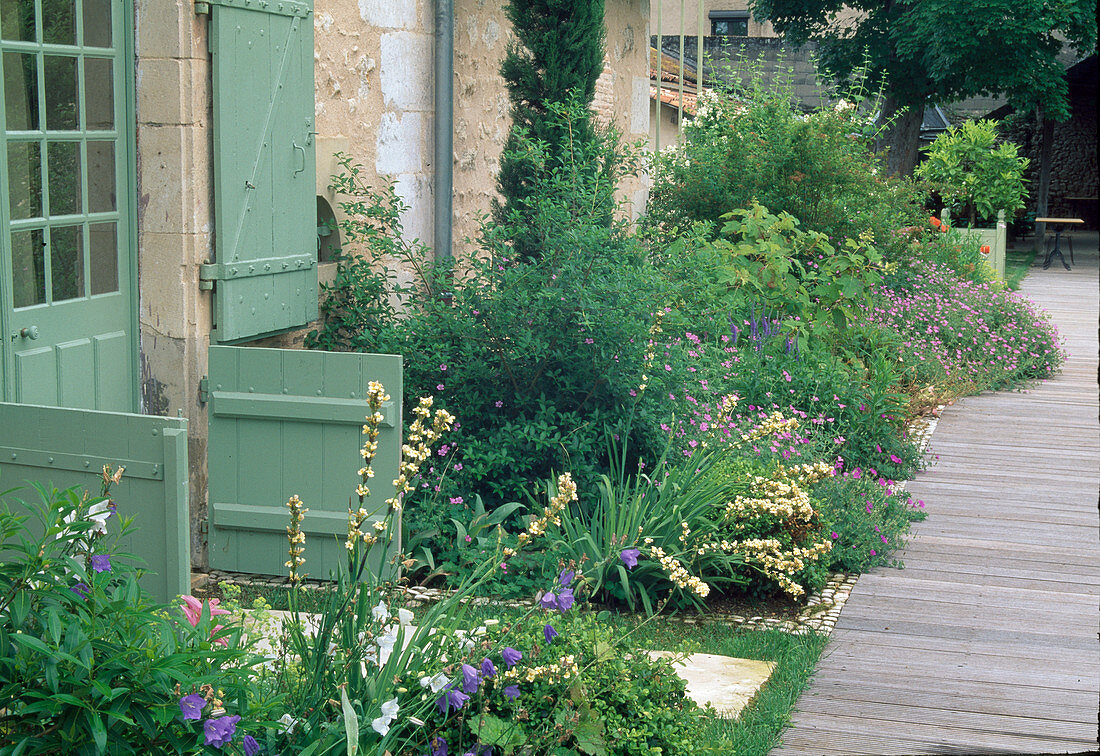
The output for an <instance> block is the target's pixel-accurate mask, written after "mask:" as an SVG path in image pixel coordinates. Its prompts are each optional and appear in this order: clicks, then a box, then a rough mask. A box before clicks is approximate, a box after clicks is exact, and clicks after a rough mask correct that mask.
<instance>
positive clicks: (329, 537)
mask: <svg viewBox="0 0 1100 756" xmlns="http://www.w3.org/2000/svg"><path fill="white" fill-rule="evenodd" d="M371 381H379V382H381V383H382V385H383V386H385V388H386V393H387V394H389V395H390V401H389V402H387V403H386V404H385V406H384V407H383V409H382V413H383V415H384V416H385V420H384V422H383V425H382V428H381V434H380V435H379V438H378V445H379V449H378V455H377V457H376V459H375V462H374V470H375V477H374V479H373V480H372V481H371V497H370V500H369V502H368V505H367V506H368V509H369V510H370V511H372V512H378V511H379V510H381V508H382V504H383V502H384V501H385V500H386V499H387V498H389V497H390V496H392V495H393V490H394V489H393V480H394V479H395V478H396V477H397V473H398V466H399V464H400V454H401V450H400V447H401V391H402V385H401V381H402V373H401V357H400V356H399V355H379V354H350V353H342V352H341V353H336V352H314V351H306V350H298V349H260V348H255V347H233V346H212V347H210V362H209V377H208V380H207V402H208V405H207V415H208V419H209V440H208V451H207V457H208V474H209V491H210V494H209V501H210V510H209V517H210V537H209V541H208V553H209V557H210V566H211V567H212V568H214V569H218V570H228V571H231V572H250V573H259V574H265V575H286V574H287V569H286V566H285V562H286V560H287V537H286V527H287V525H288V524H289V518H288V512H289V510H288V509H287V507H286V501H287V499H289V498H290V497H291V496H293V495H297V496H298V497H299V498H300V499H301V500H302V502H303V504H304V506H306V507H308V508H309V512H308V513H307V514H306V517H305V521H304V522H303V523H302V528H303V530H304V531H305V533H306V553H305V559H306V563H305V566H304V567H303V570H304V572H306V573H308V574H309V575H311V576H313V577H317V578H327V577H329V576H330V575H331V574H332V573H333V572H334V571H335V570H336V568H337V566H338V565H339V564H342V563H343V559H344V554H345V551H344V540H345V538H346V535H347V522H348V506H349V504H350V503H351V501H352V498H353V496H354V492H355V487H356V485H357V483H358V482H359V476H358V470H359V468H360V466H361V457H360V455H359V449H360V448H361V447H362V426H363V420H364V418H365V416H366V414H367V402H366V396H367V387H368V384H369V383H370V382H371Z"/></svg>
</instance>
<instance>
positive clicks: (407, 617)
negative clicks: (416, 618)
mask: <svg viewBox="0 0 1100 756" xmlns="http://www.w3.org/2000/svg"><path fill="white" fill-rule="evenodd" d="M397 619H398V621H399V622H400V623H401V624H402V625H411V624H412V621H413V613H412V612H410V611H409V610H408V609H398V610H397Z"/></svg>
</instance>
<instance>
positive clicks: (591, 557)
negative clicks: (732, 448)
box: [550, 449, 748, 614]
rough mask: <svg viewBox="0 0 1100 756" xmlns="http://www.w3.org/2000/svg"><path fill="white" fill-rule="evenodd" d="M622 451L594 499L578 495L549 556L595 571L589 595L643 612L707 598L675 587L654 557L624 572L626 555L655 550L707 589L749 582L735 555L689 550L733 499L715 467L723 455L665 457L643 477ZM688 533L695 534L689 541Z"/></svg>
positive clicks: (589, 575) (588, 577) (588, 579)
mask: <svg viewBox="0 0 1100 756" xmlns="http://www.w3.org/2000/svg"><path fill="white" fill-rule="evenodd" d="M624 452H625V450H623V449H620V450H619V452H618V453H613V454H612V455H611V456H612V457H613V458H614V459H615V460H616V464H615V465H614V466H613V471H612V476H611V477H608V476H603V477H602V478H601V479H600V480H599V481H598V482H597V484H596V491H595V495H594V496H593V497H592V498H593V499H594V501H591V500H590V499H589V497H587V496H586V497H583V498H582V499H581V500H580V501H578V502H575V503H574V504H572V505H571V506H569V507H567V508H566V509H565V510H564V511H563V512H562V514H561V526H560V529H559V530H557V531H556V532H554V533H553V534H552V544H553V545H552V546H551V547H550V551H551V552H552V553H554V554H556V555H558V556H559V557H561V558H563V559H564V560H565V561H567V562H572V563H575V564H581V565H585V564H590V565H593V566H592V567H591V568H589V569H587V570H586V571H585V574H584V576H583V581H584V583H585V585H586V587H587V589H588V590H589V591H590V592H591V594H592V595H594V596H596V597H599V598H601V599H603V600H605V601H607V600H611V601H615V602H620V603H625V604H626V605H627V606H629V607H630V609H631V610H637V609H644V610H645V612H646V613H647V614H653V613H654V612H655V611H659V610H660V608H661V607H662V606H663V605H664V601H665V599H664V597H665V596H666V595H670V596H671V599H672V604H673V606H682V605H695V606H703V603H702V598H703V597H704V596H705V594H704V595H703V596H700V595H699V593H698V592H696V591H694V590H692V588H691V587H690V586H686V585H681V584H678V583H677V582H676V581H674V580H673V579H672V577H671V576H670V574H669V571H668V570H667V569H666V567H665V566H663V565H662V564H661V563H660V562H659V561H658V560H657V559H653V558H646V557H644V556H643V557H642V558H640V559H639V561H638V564H637V565H636V566H635V567H633V568H629V567H628V565H627V564H626V563H625V562H624V561H623V560H622V559H621V554H622V552H623V551H624V550H626V549H637V550H639V551H640V552H642V553H643V554H645V555H652V554H653V551H654V549H655V548H659V549H661V550H662V553H663V554H664V555H665V556H667V557H669V558H672V559H675V560H677V561H678V562H680V563H681V565H683V566H684V567H685V568H686V569H687V570H688V572H689V573H690V574H693V575H704V576H705V581H706V582H707V584H708V585H716V586H727V587H728V586H736V585H744V584H745V583H747V582H748V581H747V579H746V578H744V577H742V576H741V574H740V573H741V572H742V570H741V568H742V566H743V560H741V559H740V557H738V556H737V555H736V554H731V553H726V552H713V553H707V554H704V555H700V554H698V553H696V550H695V549H693V548H692V545H693V544H695V543H696V542H700V538H702V539H704V540H705V539H706V536H707V534H708V533H709V532H711V531H712V529H713V528H712V527H708V518H710V517H711V516H712V512H713V510H714V508H715V506H716V505H719V504H720V503H721V502H724V501H726V500H727V499H728V498H729V496H730V492H731V486H730V484H729V481H727V480H725V479H724V478H723V476H722V475H721V474H719V473H720V472H721V470H720V468H716V464H718V463H719V462H720V461H721V459H722V456H723V454H722V452H721V451H715V452H713V453H710V454H700V455H697V456H695V457H692V458H690V459H689V458H686V457H680V458H679V459H678V460H671V461H668V460H666V458H664V457H662V458H661V459H660V460H659V461H658V462H657V463H656V464H655V465H650V470H649V472H648V473H643V472H641V471H639V472H638V473H637V474H629V473H628V472H627V471H626V465H627V461H626V454H625V453H624ZM685 527H686V528H688V530H690V531H692V532H693V533H694V535H692V537H691V539H690V541H688V540H686V538H685V534H684V528H685Z"/></svg>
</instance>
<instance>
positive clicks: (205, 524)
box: [199, 520, 210, 535]
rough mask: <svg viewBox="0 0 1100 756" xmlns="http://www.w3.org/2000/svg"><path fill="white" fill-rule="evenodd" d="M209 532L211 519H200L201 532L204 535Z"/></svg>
mask: <svg viewBox="0 0 1100 756" xmlns="http://www.w3.org/2000/svg"><path fill="white" fill-rule="evenodd" d="M209 532H210V521H209V520H199V533H201V534H202V535H206V534H207V533H209Z"/></svg>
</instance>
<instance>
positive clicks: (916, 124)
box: [876, 96, 924, 176]
mask: <svg viewBox="0 0 1100 756" xmlns="http://www.w3.org/2000/svg"><path fill="white" fill-rule="evenodd" d="M905 108H906V106H905V105H903V104H902V103H900V102H898V101H897V100H895V99H894V98H893V97H889V96H887V97H886V100H885V101H884V102H883V104H882V118H883V120H884V121H889V120H890V119H894V121H893V124H892V126H891V127H890V129H889V130H888V131H887V132H886V133H885V134H883V135H882V136H881V137H880V138H879V141H878V144H877V145H876V148H877V149H879V150H882V149H886V150H888V152H887V153H886V170H887V172H888V173H890V174H892V175H895V176H911V175H912V174H913V169H914V168H916V167H917V156H918V155H917V147H918V146H919V143H920V125H921V122H923V121H924V106H923V105H912V106H909V107H908V109H905ZM902 111H904V112H902Z"/></svg>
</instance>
